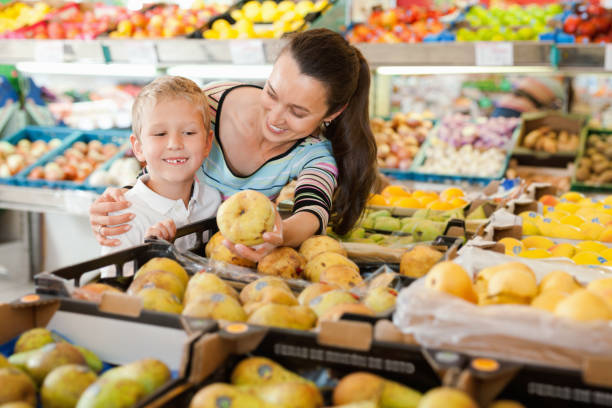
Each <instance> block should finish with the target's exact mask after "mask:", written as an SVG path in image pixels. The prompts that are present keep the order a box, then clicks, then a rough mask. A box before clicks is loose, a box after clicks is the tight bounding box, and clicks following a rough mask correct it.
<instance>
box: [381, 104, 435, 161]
mask: <svg viewBox="0 0 612 408" xmlns="http://www.w3.org/2000/svg"><path fill="white" fill-rule="evenodd" d="M370 126H371V128H372V133H374V138H375V139H376V146H377V148H378V150H377V158H378V165H379V166H380V167H385V168H398V169H400V170H408V169H409V168H410V166H411V165H412V161H413V159H414V156H416V154H417V152H418V151H419V147H420V146H421V144H422V143H423V141H425V138H426V137H427V133H428V132H429V130H430V129H431V128H432V127H433V122H432V114H431V113H430V112H424V113H422V114H420V113H396V114H394V115H393V118H392V119H391V120H383V119H380V118H374V119H372V120H371V121H370Z"/></svg>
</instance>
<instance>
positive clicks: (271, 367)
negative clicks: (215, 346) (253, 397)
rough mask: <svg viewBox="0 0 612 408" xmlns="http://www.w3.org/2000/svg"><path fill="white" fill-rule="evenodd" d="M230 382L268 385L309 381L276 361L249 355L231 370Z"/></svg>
mask: <svg viewBox="0 0 612 408" xmlns="http://www.w3.org/2000/svg"><path fill="white" fill-rule="evenodd" d="M231 382H232V384H234V385H249V386H253V385H262V386H263V385H268V384H279V383H284V382H306V383H309V384H311V382H310V381H308V380H306V379H305V378H303V377H300V376H299V375H297V374H295V373H294V372H292V371H289V370H287V369H286V368H285V367H283V366H281V365H280V364H278V363H277V362H275V361H273V360H270V359H269V358H266V357H249V358H245V359H244V360H242V361H241V362H240V363H238V364H237V365H236V367H235V368H234V371H232V375H231Z"/></svg>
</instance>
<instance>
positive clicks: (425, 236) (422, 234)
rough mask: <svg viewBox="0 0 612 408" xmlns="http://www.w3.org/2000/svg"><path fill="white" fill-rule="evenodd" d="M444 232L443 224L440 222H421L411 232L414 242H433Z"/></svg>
mask: <svg viewBox="0 0 612 408" xmlns="http://www.w3.org/2000/svg"><path fill="white" fill-rule="evenodd" d="M443 232H444V224H443V223H440V222H435V221H430V220H421V221H420V222H419V223H417V224H416V225H415V226H414V228H413V230H412V237H413V238H414V240H415V241H416V242H423V241H433V240H434V239H436V237H437V236H438V235H442V233H443Z"/></svg>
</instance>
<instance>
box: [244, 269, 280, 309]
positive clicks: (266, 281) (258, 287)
mask: <svg viewBox="0 0 612 408" xmlns="http://www.w3.org/2000/svg"><path fill="white" fill-rule="evenodd" d="M270 286H274V287H276V288H279V289H283V290H285V291H287V292H289V293H291V289H290V288H289V286H288V285H287V283H286V282H285V281H284V280H283V279H281V278H279V277H276V276H265V277H263V278H259V279H257V280H255V281H253V282H251V283H249V284H248V285H246V286H245V287H244V288H242V290H241V291H240V301H241V302H242V303H243V304H244V303H250V302H258V301H259V300H261V296H262V295H261V294H260V293H259V292H261V291H263V290H265V289H266V288H267V287H270Z"/></svg>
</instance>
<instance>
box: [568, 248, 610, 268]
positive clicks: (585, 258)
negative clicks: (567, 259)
mask: <svg viewBox="0 0 612 408" xmlns="http://www.w3.org/2000/svg"><path fill="white" fill-rule="evenodd" d="M572 261H574V262H575V263H576V264H578V265H602V264H604V263H606V262H608V260H607V259H606V258H604V257H603V256H601V255H599V254H598V253H597V252H592V251H583V252H578V253H577V254H576V255H574V256H573V257H572Z"/></svg>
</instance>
